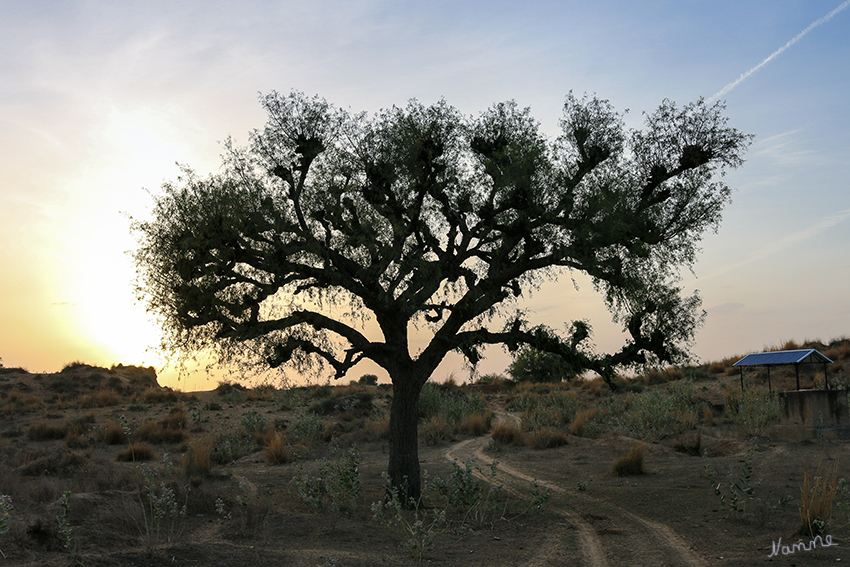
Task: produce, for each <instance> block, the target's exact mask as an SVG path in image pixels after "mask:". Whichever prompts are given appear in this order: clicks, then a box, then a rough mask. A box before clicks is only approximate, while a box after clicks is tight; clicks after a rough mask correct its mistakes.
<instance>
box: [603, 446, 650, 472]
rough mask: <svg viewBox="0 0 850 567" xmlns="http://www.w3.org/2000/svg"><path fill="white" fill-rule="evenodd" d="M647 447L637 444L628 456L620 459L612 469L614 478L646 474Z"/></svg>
mask: <svg viewBox="0 0 850 567" xmlns="http://www.w3.org/2000/svg"><path fill="white" fill-rule="evenodd" d="M645 450H646V445H644V444H643V443H635V444H634V445H632V447H631V449H629V452H628V454H627V455H625V456H623V457H619V458H618V459H617V460H615V461H614V464H613V466H612V467H611V475H612V476H636V475H641V474H644V470H643V453H644V451H645Z"/></svg>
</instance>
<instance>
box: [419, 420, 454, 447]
mask: <svg viewBox="0 0 850 567" xmlns="http://www.w3.org/2000/svg"><path fill="white" fill-rule="evenodd" d="M422 428H423V430H424V433H425V440H426V442H427V443H428V444H429V445H436V444H437V443H439V442H440V441H442V440H444V439H449V438H451V436H452V429H451V426H450V425H449V422H448V420H447V419H446V416H444V415H443V414H441V413H438V414H437V415H433V416H431V417H430V418H429V419H428V421H426V422H425V423H424V424H423V425H422Z"/></svg>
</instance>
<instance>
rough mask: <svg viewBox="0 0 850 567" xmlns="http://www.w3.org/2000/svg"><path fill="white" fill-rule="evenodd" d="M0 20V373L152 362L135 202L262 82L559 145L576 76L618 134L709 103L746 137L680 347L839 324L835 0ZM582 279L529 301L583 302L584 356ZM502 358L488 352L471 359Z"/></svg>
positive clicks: (215, 154)
mask: <svg viewBox="0 0 850 567" xmlns="http://www.w3.org/2000/svg"><path fill="white" fill-rule="evenodd" d="M0 13H2V14H3V17H2V18H0V358H1V359H2V364H3V365H5V366H7V367H13V366H21V367H24V368H26V369H28V370H30V371H32V372H56V371H58V370H59V369H61V368H62V366H63V365H65V364H66V363H69V362H72V361H83V362H86V363H89V364H97V365H104V366H109V365H111V364H113V363H123V364H144V365H155V366H157V367H161V366H162V365H163V364H164V360H163V359H162V357H161V353H159V352H158V351H157V350H156V348H155V347H156V345H157V344H158V341H159V331H158V329H157V327H156V324H155V322H153V321H152V320H151V319H149V317H148V315H147V314H146V312H145V306H144V305H142V304H138V303H137V302H136V299H135V297H134V293H133V280H134V274H135V271H134V267H133V264H132V261H131V259H130V257H129V255H128V251H131V250H132V249H133V248H134V247H135V244H136V240H135V237H134V235H133V234H131V231H130V229H129V226H130V218H131V217H133V218H146V217H147V215H148V213H149V211H150V205H151V203H152V200H151V194H150V193H151V192H152V193H156V192H157V191H158V189H159V187H160V185H161V184H162V183H163V181H166V180H169V179H174V178H176V177H177V175H178V171H179V170H178V167H177V165H176V164H177V163H181V164H188V165H190V166H191V167H192V168H194V169H195V170H196V171H198V172H200V173H209V172H215V171H217V170H218V168H219V166H220V156H221V154H222V151H223V148H222V145H221V143H222V141H223V140H225V139H226V138H227V137H228V136H232V137H233V139H234V140H235V141H236V142H237V143H245V142H247V139H248V133H249V132H250V131H251V130H252V129H254V128H261V127H262V126H263V125H264V123H265V115H264V113H263V111H262V109H261V107H260V105H259V103H258V97H259V95H260V94H261V93H268V92H270V91H272V90H277V91H280V92H283V93H287V92H289V91H290V90H292V89H298V90H301V91H304V92H306V93H307V94H310V95H312V94H319V95H321V96H322V97H324V98H326V99H327V100H328V101H329V102H331V103H333V104H335V105H336V106H339V107H343V108H350V109H352V110H354V111H369V112H375V111H377V110H379V109H382V108H388V107H391V106H392V105H404V104H405V103H406V102H407V101H408V100H409V99H411V98H416V99H418V100H420V101H422V102H423V103H425V104H430V103H433V102H436V101H438V100H440V99H441V98H445V99H446V101H447V102H449V103H450V104H452V105H454V106H455V107H457V108H458V109H459V110H460V111H461V112H463V113H465V114H470V115H472V114H477V113H479V112H482V111H484V110H486V109H487V108H488V107H489V106H490V105H492V104H493V103H496V102H499V101H504V100H510V99H513V100H516V101H517V102H518V103H519V104H520V105H521V106H523V107H525V106H528V107H530V108H531V110H532V113H533V115H534V116H535V117H536V118H537V119H538V120H539V121H540V123H541V129H542V131H543V132H544V133H545V134H546V135H548V136H551V137H553V138H554V137H556V136H557V135H558V133H559V132H558V119H559V118H560V116H561V110H562V107H563V103H564V99H565V96H566V94H567V93H568V92H569V91H571V90H572V91H573V92H574V93H576V94H577V95H581V94H582V93H596V94H597V95H599V96H600V97H602V98H606V99H608V100H610V101H611V103H612V104H613V105H614V107H615V108H617V109H618V110H621V111H624V110H626V109H628V110H629V112H628V114H627V115H626V123H627V125H628V126H629V127H633V128H638V127H640V126H641V124H642V119H643V118H642V112H644V111H647V112H651V111H652V110H654V109H655V108H656V107H657V106H658V105H659V104H660V103H661V101H662V100H664V99H665V98H668V99H671V100H674V101H676V102H677V103H678V104H680V105H684V104H686V103H688V102H691V101H694V100H697V99H698V98H699V97H704V98H706V99H709V100H712V101H713V100H723V101H725V103H726V105H727V110H726V113H727V115H728V117H729V120H730V125H732V126H734V127H736V128H738V129H739V130H741V131H743V132H747V133H751V134H754V135H755V136H756V139H755V142H754V143H753V145H752V146H751V148H750V150H749V152H748V154H747V156H746V159H747V162H746V163H745V164H744V166H743V167H741V168H740V169H738V170H735V171H733V172H732V173H730V174H729V175H728V176H727V178H726V180H727V182H728V183H729V185H731V186H732V187H733V188H734V189H735V192H734V194H733V197H732V199H733V200H732V203H731V204H730V205H729V206H728V207H727V209H726V210H725V213H724V219H723V222H722V225H721V227H720V229H719V231H718V232H717V233H716V234H707V235H706V236H705V238H704V239H703V241H702V242H701V248H702V252H701V253H700V255H699V258H698V261H697V263H696V264H695V265H694V267H693V270H692V272H691V271H685V272H684V273H683V274H682V285H683V286H684V288H685V290H686V291H687V292H690V291H692V290H694V289H698V290H700V294H701V296H702V298H703V307H704V308H705V309H706V311H707V313H708V317H707V320H706V323H705V325H704V327H703V328H702V329H701V330H700V331H699V332H698V334H697V336H696V340H695V343H694V345H693V353H694V355H695V357H696V358H697V359H699V360H702V361H711V360H719V359H722V358H726V357H729V356H732V355H735V354H746V353H749V352H759V351H761V350H763V348H764V347H766V346H767V347H769V346H776V345H781V344H783V343H784V342H785V341H788V340H797V341H802V340H804V339H820V340H824V341H827V340H829V339H832V338H838V337H844V336H848V335H850V294H848V285H847V282H848V281H850V222H848V221H850V186H848V185H849V184H850V182H848V179H850V111H848V106H847V104H848V100H850V99H848V94H847V93H848V92H850V88H848V87H850V0H847V1H844V2H840V1H838V0H771V1H769V2H768V1H764V0H759V1H754V0H734V1H732V0H730V1H726V0H712V1H708V0H664V1H660V0H659V1H641V2H634V1H631V2H630V1H625V0H599V1H596V2H583V1H577V0H567V1H564V0H558V1H551V2H544V1H534V0H524V1H523V2H518V1H517V2H509V1H502V0H488V1H486V2H464V1H460V0H452V1H450V2H449V1H446V2H444V1H431V2H421V1H419V2H407V1H403V0H369V1H359V0H347V1H344V2H343V1H339V2H337V1H317V2H310V3H307V2H295V1H278V2H269V1H251V0H242V1H240V2H224V1H212V0H204V1H194V0H182V1H181V2H172V1H157V0H144V1H122V2H113V1H105V0H104V1H102V0H87V1H82V0H79V1H78V0H62V1H45V0H29V1H27V2H20V1H17V0H0ZM576 283H577V284H578V286H579V290H578V291H576V290H575V289H574V286H573V282H571V281H570V278H568V277H566V278H561V279H560V280H559V281H556V282H550V283H547V284H546V285H544V286H543V287H542V288H541V289H540V290H538V291H536V292H535V293H534V294H532V295H531V296H530V297H529V298H528V299H527V300H525V301H524V303H523V307H525V308H527V309H529V310H530V314H531V320H532V322H534V323H544V324H548V325H550V326H552V327H555V328H563V324H564V322H566V321H571V320H573V319H577V318H588V319H590V321H591V323H592V325H593V327H594V338H595V340H596V342H597V344H598V345H599V349H600V350H603V351H605V350H614V349H616V348H618V346H619V345H620V344H621V343H622V340H623V338H622V335H621V333H620V332H619V330H618V328H617V327H616V326H614V325H613V324H612V323H611V317H610V315H609V314H608V313H607V312H606V311H605V309H604V306H603V305H602V303H601V301H600V299H599V298H598V297H597V296H596V295H595V294H594V292H593V290H592V288H591V286H589V285H588V284H587V282H586V281H584V280H582V279H581V278H577V280H576ZM509 362H510V358H509V357H508V356H507V355H506V354H504V353H503V352H502V351H501V350H500V349H491V350H490V351H488V357H487V359H486V360H485V361H484V362H483V363H482V364H481V367H480V368H479V370H480V371H481V372H496V373H502V372H504V370H505V367H506V366H507V364H508V363H509ZM367 371H371V369H369V368H366V367H363V368H360V367H358V368H355V369H354V370H353V371H352V372H353V375H352V376H351V377H352V378H357V377H358V376H359V374H360V373H362V372H367ZM452 372H458V377H459V378H461V379H463V377H464V372H465V371H464V370H463V369H462V366H461V364H460V361H459V359H457V358H450V359H447V361H446V362H445V363H444V365H443V366H441V368H440V369H438V371H437V375H435V379H438V380H441V379H443V378H444V377H445V376H448V375H449V374H451V373H452ZM162 377H163V378H162V379H161V382H163V381H165V383H169V385H172V386H177V387H181V388H183V389H204V387H205V385H208V383H209V382H210V379H209V378H208V377H206V375H205V374H204V373H203V372H201V371H197V372H193V373H192V374H191V375H190V376H188V377H184V378H183V379H182V381H181V382H177V381H176V378H175V377H174V374H173V369H166V370H164V371H162ZM169 381H171V382H169Z"/></svg>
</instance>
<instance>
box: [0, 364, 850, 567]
mask: <svg viewBox="0 0 850 567" xmlns="http://www.w3.org/2000/svg"><path fill="white" fill-rule="evenodd" d="M7 377H8V376H7ZM8 378H9V379H10V380H11V381H12V382H10V383H13V382H15V380H17V383H18V384H20V383H22V382H21V380H22V377H8ZM33 387H35V386H33ZM201 397H203V398H204V399H205V400H207V401H208V400H211V399H215V396H214V395H213V394H209V393H208V394H206V395H204V396H199V397H198V400H199V401H192V400H186V401H184V402H183V403H184V404H185V407H186V409H187V411H191V409H192V408H193V407H199V406H200V405H201V404H202V403H204V402H203V401H200V398H201ZM490 398H491V400H490V403H491V404H493V407H494V408H495V409H496V410H497V419H514V420H515V419H516V416H512V415H509V414H508V413H506V412H504V411H503V409H502V407H503V406H502V405H501V404H502V400H501V399H500V397H499V396H498V395H496V396H490ZM230 400H231V401H228V400H227V399H222V400H221V409H220V410H218V411H207V412H204V414H203V419H201V420H199V422H198V423H197V424H195V425H194V426H193V428H192V431H191V433H187V436H188V437H189V438H191V437H192V436H201V435H204V434H205V433H211V432H215V431H220V430H223V429H224V428H226V427H232V426H234V424H237V423H239V420H240V418H241V416H242V415H244V414H245V413H246V412H253V411H256V412H258V413H259V414H261V415H262V416H264V417H265V418H266V420H267V421H268V422H272V421H274V420H284V421H285V420H287V419H290V418H291V416H292V410H283V409H281V408H280V404H279V403H277V402H275V401H262V400H255V401H239V400H238V399H237V398H236V397H232V398H231V399H230ZM172 405H173V404H172V403H160V404H127V403H122V404H121V405H119V406H114V407H103V408H95V409H84V408H83V409H81V408H73V407H70V406H69V407H66V408H64V409H56V408H55V407H54V406H45V407H44V408H42V409H40V410H33V411H26V412H24V411H18V412H5V411H4V414H3V421H2V422H0V429H2V443H0V459H2V460H0V467H2V469H0V493H2V494H10V495H12V497H13V503H14V506H15V508H14V510H12V513H11V516H10V520H9V522H8V526H9V531H8V533H5V534H2V535H0V551H2V553H3V554H4V555H5V558H0V564H5V565H66V564H68V561H69V557H71V559H72V560H74V558H76V559H78V560H79V564H85V565H90V566H107V565H108V566H116V565H121V566H124V565H127V566H132V565H138V566H158V565H163V566H165V565H169V566H172V565H220V566H237V565H293V566H316V565H318V566H328V565H338V566H367V565H393V566H397V565H401V566H403V565H416V564H419V562H418V561H417V560H416V559H415V558H414V557H412V556H411V554H410V553H409V552H408V551H407V550H406V549H405V547H404V546H403V545H402V542H401V540H400V539H399V537H397V535H395V534H394V533H393V532H392V531H391V530H390V529H389V528H388V527H387V526H386V525H385V524H384V523H382V522H380V521H378V520H376V519H373V516H372V511H371V510H370V503H372V502H377V501H379V500H380V499H381V497H382V494H383V491H384V484H383V480H382V478H381V472H382V471H383V470H384V469H385V467H386V460H387V445H386V441H383V440H377V441H368V440H366V439H364V437H363V435H362V432H360V431H357V430H351V431H344V430H341V431H340V432H339V433H338V434H337V435H335V444H336V445H337V446H338V447H339V448H340V450H342V451H344V450H346V449H347V448H348V447H350V446H352V445H356V446H357V447H358V448H359V451H360V473H361V478H362V481H363V487H364V488H363V491H364V492H363V498H362V505H361V506H360V507H359V509H358V510H356V511H354V512H353V513H351V514H350V515H346V514H342V513H339V512H334V511H328V510H325V511H319V512H316V511H313V510H311V509H309V508H308V507H306V506H305V505H304V504H303V503H302V502H301V501H299V500H298V498H296V497H295V495H294V490H293V486H292V483H291V480H292V478H293V477H294V476H295V475H298V474H303V472H304V471H310V470H311V468H313V467H315V465H314V460H315V459H317V458H320V457H327V456H330V454H331V453H330V449H329V448H328V446H327V445H325V444H319V445H318V446H316V447H314V448H313V449H312V450H310V452H309V453H308V454H306V455H305V456H304V457H303V458H302V459H300V460H299V461H298V462H296V463H289V464H283V465H270V464H268V463H267V462H266V460H265V459H264V455H263V452H262V451H255V452H252V453H249V454H248V455H246V456H244V457H242V458H241V459H239V460H237V461H236V462H234V463H231V464H227V465H217V466H214V467H213V470H212V473H211V475H209V476H207V477H204V478H202V479H195V480H193V481H191V483H192V484H193V486H192V487H191V490H190V491H189V497H188V501H187V502H188V504H189V511H190V514H189V516H188V517H187V518H186V520H185V521H183V522H181V525H180V526H179V532H178V533H174V535H173V537H172V538H171V539H172V541H171V542H168V541H165V540H164V539H163V538H159V539H158V540H156V539H155V538H151V537H148V534H147V533H146V528H145V526H146V525H147V523H146V519H145V516H144V515H143V514H142V507H141V505H140V496H141V500H142V501H144V495H143V491H141V490H140V488H139V487H140V484H139V483H140V480H139V476H138V473H136V472H135V469H134V464H133V463H125V462H118V461H116V460H115V459H116V455H117V454H118V453H119V452H120V451H121V450H122V449H124V448H125V446H122V445H107V444H105V443H100V442H96V441H95V442H92V443H81V444H80V446H79V447H69V446H68V444H67V443H66V442H65V441H63V440H40V441H34V440H30V439H28V438H27V437H26V435H20V433H21V432H25V431H26V430H27V427H28V426H29V424H31V423H33V422H35V421H38V420H42V419H46V420H48V421H50V422H55V423H59V422H62V421H67V420H69V419H74V418H75V417H77V416H79V415H82V414H85V413H86V412H90V413H94V423H95V424H102V423H104V422H105V421H106V420H107V419H109V418H115V417H117V416H118V415H125V416H126V419H127V421H128V422H129V423H130V425H131V426H132V427H136V428H137V427H139V425H140V424H141V423H142V422H144V421H146V420H149V419H161V418H163V417H164V416H166V415H168V412H169V408H170V407H172ZM93 427H94V426H93ZM340 427H342V426H340ZM342 429H344V428H342ZM15 432H18V434H17V435H16V434H15ZM688 434H689V435H690V436H692V437H693V436H694V435H698V436H699V438H700V452H703V451H705V452H707V454H708V455H709V457H708V461H709V463H710V464H711V466H712V467H713V468H714V469H715V470H716V471H718V478H719V479H720V480H722V481H723V482H727V480H728V479H727V475H726V473H727V471H729V470H730V469H731V470H732V471H734V473H733V474H734V475H738V474H739V471H741V469H742V467H743V462H744V458H745V454H746V452H747V450H748V448H749V446H750V443H755V444H756V445H757V448H756V450H755V453H754V456H753V481H752V483H751V484H752V486H753V495H754V497H755V498H754V499H753V500H751V501H750V502H749V504H748V510H747V513H746V514H744V515H743V516H741V517H735V518H733V519H728V518H727V514H726V512H725V511H724V510H722V509H721V506H720V501H719V499H718V497H717V496H716V495H715V494H714V491H713V489H712V486H711V485H710V483H709V480H708V477H707V475H706V472H705V459H704V458H703V457H701V456H693V455H689V454H685V453H682V452H677V451H676V450H674V449H673V448H672V446H673V445H674V444H675V442H676V439H667V440H665V441H664V442H662V443H659V444H649V445H648V446H647V448H646V453H645V469H646V474H643V475H639V476H632V477H615V476H611V474H610V472H611V466H612V462H613V461H614V460H615V459H616V458H617V457H620V456H623V455H625V454H626V453H627V452H628V450H629V448H630V447H632V445H634V444H635V443H636V441H635V440H634V439H630V438H627V437H622V436H605V437H602V438H599V439H587V438H582V437H576V436H570V437H569V439H568V443H567V444H566V445H564V446H561V447H558V448H555V449H547V450H535V449H531V448H528V447H516V446H512V445H498V444H495V443H493V442H492V440H491V439H490V437H489V435H482V436H479V437H463V436H460V437H457V438H455V439H453V440H451V441H446V442H443V443H440V444H437V445H425V444H424V443H423V444H422V446H421V453H420V457H421V461H422V468H423V469H424V470H427V471H428V475H429V477H431V478H434V477H439V476H445V475H447V474H449V472H450V470H451V462H452V461H458V462H475V463H476V464H477V466H478V467H479V468H480V469H481V470H480V473H479V476H481V477H482V479H485V480H493V479H495V481H496V482H497V483H498V484H500V485H503V486H504V491H505V493H506V494H507V493H509V495H508V497H507V498H508V500H510V501H511V502H512V504H510V505H508V504H506V507H505V509H504V512H502V513H499V514H492V515H491V516H490V517H488V518H486V519H485V520H484V521H481V522H475V523H474V522H466V523H463V522H462V520H463V519H462V518H461V519H458V518H457V517H454V518H452V522H450V524H449V526H448V529H444V530H442V531H441V532H440V533H438V534H437V535H436V537H435V540H434V548H433V549H432V550H429V551H427V552H425V553H424V556H423V561H424V562H427V563H429V564H434V565H441V566H445V567H454V566H461V565H463V566H477V565H482V566H484V565H486V566H491V565H516V566H527V567H542V566H565V565H586V566H594V567H599V566H612V567H613V566H620V565H630V566H671V565H673V566H676V565H681V566H707V565H722V566H745V565H758V564H770V565H789V566H790V565H798V566H802V565H826V564H835V563H840V562H845V561H847V562H850V552H848V537H847V536H848V533H847V526H841V525H837V524H838V522H837V521H836V522H834V524H836V525H831V526H829V528H828V530H827V532H828V534H829V535H830V536H831V538H832V542H833V543H834V544H835V545H833V546H832V547H828V548H821V547H818V548H817V549H813V550H810V551H806V550H801V549H798V550H797V551H796V552H795V553H793V554H788V555H783V554H782V553H781V548H780V553H779V555H774V556H773V557H769V555H771V553H772V551H773V549H774V544H775V543H776V542H778V540H779V539H780V538H781V539H782V543H781V544H782V545H791V544H792V543H794V542H798V541H808V540H803V539H801V538H800V537H798V536H794V535H793V534H794V531H795V529H796V528H797V526H798V525H799V523H800V521H799V512H798V506H799V504H800V497H801V492H800V487H801V484H802V482H803V475H804V473H805V472H806V471H812V472H814V471H815V470H816V469H817V467H818V465H819V464H820V465H821V466H822V467H823V469H824V470H826V469H831V468H832V467H834V466H836V463H837V466H838V467H839V468H838V470H839V476H841V475H842V474H843V473H845V471H848V470H850V468H848V467H850V451H848V442H847V441H840V440H834V439H821V438H813V439H805V440H802V441H792V440H787V439H782V438H778V437H760V438H758V439H754V440H749V439H744V438H742V436H741V435H740V434H739V433H738V432H737V431H736V430H735V428H733V427H730V426H728V425H724V424H720V425H717V426H714V427H702V428H701V429H699V430H698V431H692V432H689V433H688ZM91 436H92V438H93V439H94V438H95V432H94V431H92V432H91ZM84 437H85V436H84ZM181 450H182V451H185V450H186V443H185V442H184V443H182V444H181V443H174V444H163V445H158V446H156V457H155V459H154V461H152V462H151V463H150V466H155V467H159V468H160V469H161V468H162V467H163V466H164V465H163V455H164V454H165V453H168V454H170V455H171V459H173V460H174V461H175V462H177V463H178V464H179V460H180V458H181ZM491 470H495V475H493V474H491V473H490V472H489V471H491ZM173 478H175V479H178V480H179V483H184V484H185V483H189V482H190V481H189V480H187V479H185V477H181V476H180V475H179V474H176V475H175V476H174V477H173ZM181 479H182V480H181ZM240 482H241V483H242V486H241V487H240V485H239V484H240ZM535 483H536V484H537V485H538V486H539V487H545V488H548V489H549V490H550V491H551V501H550V502H549V503H548V505H547V506H545V507H544V508H543V510H542V511H534V510H528V511H524V510H523V506H521V505H520V506H517V505H516V504H517V503H520V504H521V503H524V502H529V501H530V500H531V498H532V486H533V484H535ZM66 490H68V491H71V493H72V494H71V496H70V499H69V507H68V516H67V518H68V521H69V524H68V525H69V526H70V527H71V528H72V530H73V531H72V534H73V545H74V550H72V551H73V553H69V551H68V550H67V549H65V548H64V547H63V546H64V542H65V541H66V538H65V537H64V534H63V533H62V531H61V529H60V527H59V524H58V522H57V516H58V515H59V514H60V512H61V505H60V497H61V495H62V493H63V492H64V491H66ZM240 494H246V495H248V496H249V503H248V504H247V505H246V506H245V507H244V510H245V513H244V514H243V513H242V512H241V510H242V509H241V508H240V504H239V500H238V498H237V496H238V495H240ZM783 497H791V498H792V499H791V501H790V502H789V503H787V504H786V505H784V506H783V505H780V500H781V499H782V498H783ZM218 498H220V499H221V500H222V503H223V504H224V505H225V506H226V508H227V510H229V511H230V512H231V515H232V518H231V519H230V520H224V519H222V517H221V515H219V514H218V513H217V512H216V499H218ZM461 523H463V529H462V530H461V529H458V526H459V525H461Z"/></svg>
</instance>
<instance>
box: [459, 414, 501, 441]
mask: <svg viewBox="0 0 850 567" xmlns="http://www.w3.org/2000/svg"><path fill="white" fill-rule="evenodd" d="M492 421H493V412H491V411H487V412H484V413H473V414H470V415H467V416H466V417H464V418H463V419H462V420H461V422H460V431H461V432H463V433H466V434H467V435H474V436H476V437H477V436H479V435H484V434H485V433H487V431H489V429H490V423H491V422H492Z"/></svg>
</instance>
